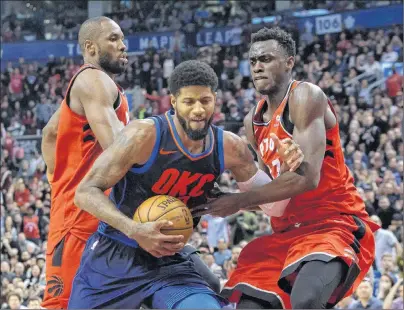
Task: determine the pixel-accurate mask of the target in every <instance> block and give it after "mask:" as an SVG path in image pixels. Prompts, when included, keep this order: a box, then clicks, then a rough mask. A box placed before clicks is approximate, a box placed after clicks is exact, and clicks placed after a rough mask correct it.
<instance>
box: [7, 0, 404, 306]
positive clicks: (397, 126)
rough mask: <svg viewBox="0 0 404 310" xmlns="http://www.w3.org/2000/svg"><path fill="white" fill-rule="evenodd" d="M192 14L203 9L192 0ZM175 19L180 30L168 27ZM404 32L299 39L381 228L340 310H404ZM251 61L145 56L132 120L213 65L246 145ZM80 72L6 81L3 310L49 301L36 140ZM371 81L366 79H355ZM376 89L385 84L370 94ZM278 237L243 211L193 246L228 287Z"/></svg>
mask: <svg viewBox="0 0 404 310" xmlns="http://www.w3.org/2000/svg"><path fill="white" fill-rule="evenodd" d="M294 2H297V1H294ZM188 5H189V6H190V7H192V2H190V4H188ZM177 13H178V14H179V15H181V16H182V17H180V20H181V19H182V18H184V21H185V22H187V21H188V19H187V18H191V17H187V16H186V14H185V13H186V11H184V10H182V9H181V8H177ZM177 17H178V16H177ZM124 20H125V19H123V20H121V21H120V24H121V26H123V25H124V24H125V23H124ZM167 22H168V25H170V23H171V21H170V19H169V18H168V19H167ZM128 24H129V23H128ZM136 24H139V23H136ZM164 25H165V24H164V22H163V26H164ZM132 26H133V24H132V25H131V27H132ZM131 27H129V28H131ZM127 29H128V28H124V32H125V31H126V30H127ZM132 29H133V30H134V31H138V30H137V29H136V28H132ZM249 35H250V34H249V33H245V34H244V39H243V42H249ZM402 35H403V33H402V29H401V27H398V26H397V27H393V28H391V29H378V30H366V31H365V30H361V31H356V30H355V31H352V32H348V31H344V32H342V33H339V34H335V35H325V36H321V37H317V36H304V37H300V38H297V39H298V55H297V56H296V63H295V69H294V78H295V79H298V80H306V81H310V82H312V83H315V84H317V85H319V86H320V87H321V88H322V89H323V90H324V92H325V93H326V94H327V96H329V98H330V100H331V101H332V104H333V106H334V108H335V110H336V112H337V114H338V118H339V123H340V134H341V142H342V146H343V148H344V152H345V159H346V163H347V165H348V167H349V168H350V169H351V171H352V173H353V175H354V177H355V184H356V186H357V188H358V190H359V192H360V194H361V196H362V197H363V199H364V201H365V203H366V208H367V211H368V213H369V214H370V215H371V216H372V220H374V221H375V222H378V223H380V224H381V226H382V229H381V230H379V231H378V232H376V233H375V237H376V260H375V263H374V266H373V269H372V270H371V271H370V272H369V277H368V278H366V279H365V280H364V281H363V283H361V285H360V286H359V288H358V289H357V291H356V293H355V294H354V295H353V296H350V297H348V298H346V299H344V300H343V301H341V302H340V303H339V304H338V305H337V308H340V309H345V308H352V309H357V308H368V309H382V308H384V309H402V308H403V290H402V279H403V260H402V258H400V257H401V254H402V247H401V243H402V241H403V234H404V233H403V227H402V224H403V192H402V186H403V156H404V146H403V138H402V132H401V125H402V119H403V110H402V109H403V92H402V91H403V87H402V86H403V84H402V82H403V77H402V75H400V74H399V73H398V71H396V70H394V69H393V70H392V72H390V73H388V74H387V76H386V77H387V80H385V81H384V80H382V79H383V77H384V76H385V73H384V72H383V70H382V65H381V64H382V63H386V62H389V63H396V62H397V63H398V62H402V61H403V52H402V46H403V43H402V40H401V38H402ZM247 52H248V45H247V44H246V45H243V46H237V47H222V46H219V45H213V46H206V47H203V48H200V49H198V50H194V51H192V53H190V52H189V51H186V52H179V51H176V50H162V51H157V50H156V49H154V48H153V47H150V48H149V49H148V50H147V51H146V53H145V54H144V55H139V56H131V57H130V59H129V61H130V65H129V67H128V69H127V71H126V72H125V73H124V74H122V75H120V76H119V77H117V82H118V83H120V84H121V85H122V86H123V87H124V88H125V92H126V94H127V95H128V98H129V99H130V103H131V107H132V110H131V118H132V119H142V118H146V117H148V116H151V115H155V114H160V113H163V112H165V111H167V110H168V109H169V108H170V99H169V98H170V97H169V92H168V90H167V79H168V77H169V76H170V74H171V72H172V71H173V69H174V67H175V66H176V65H177V64H178V63H180V62H181V61H183V60H186V59H188V58H197V59H200V60H203V61H205V62H207V63H209V64H210V65H211V66H212V67H213V68H214V70H215V72H216V73H217V75H218V77H219V90H218V92H217V102H216V109H215V114H214V117H213V123H214V124H215V125H217V126H221V127H223V128H225V129H227V130H230V131H233V132H234V133H237V134H239V135H240V136H242V137H243V138H245V132H244V128H243V123H242V121H243V118H244V116H245V115H246V113H247V112H248V111H249V110H250V109H251V108H252V107H253V106H254V104H255V103H256V102H257V101H258V100H260V98H261V96H260V95H259V94H257V93H256V92H255V89H254V86H253V83H252V81H251V79H250V74H249V61H248V53H247ZM79 66H80V62H79V61H76V60H73V59H64V58H62V59H54V58H52V57H51V58H50V59H49V61H48V63H47V64H46V65H44V66H41V65H39V64H38V63H29V64H28V63H25V62H24V60H23V59H21V60H20V62H19V64H14V65H13V64H11V63H10V64H8V66H7V67H6V68H5V70H4V71H3V72H2V73H1V87H2V90H4V91H2V97H1V152H2V154H1V173H0V179H1V224H0V225H1V226H0V228H1V288H2V289H1V297H0V298H1V299H0V305H1V307H2V308H11V309H19V308H23V307H29V308H32V309H35V308H38V304H39V302H40V301H41V298H42V296H43V290H44V286H45V277H44V274H45V265H44V262H45V254H46V247H47V241H46V238H47V231H48V224H49V211H50V208H51V202H50V186H49V184H48V182H47V179H46V173H45V172H46V166H45V164H44V161H43V159H42V157H41V154H40V150H39V144H40V142H39V140H36V138H35V136H36V135H40V133H41V129H42V128H43V127H44V125H45V124H46V123H47V121H48V120H49V118H50V117H51V115H52V114H53V113H54V111H55V110H56V109H57V108H58V106H59V104H60V102H61V100H62V98H63V95H64V93H65V91H66V88H67V84H68V82H69V80H70V78H71V77H72V76H73V75H74V73H75V72H76V71H77V70H78V68H79ZM393 67H394V66H393ZM361 73H367V74H365V75H364V77H363V78H361V79H355V77H357V76H358V75H360V74H361ZM375 81H376V82H377V81H382V83H379V84H378V86H375V87H369V86H370V85H372V84H374V85H376V84H377V83H376V84H375V83H374V82H375ZM24 137H25V138H27V137H28V138H29V137H30V139H31V140H32V144H31V146H32V145H33V147H31V148H27V147H26V143H25V142H26V141H27V139H28V138H27V139H24ZM28 140H29V139H28ZM24 143H25V144H24ZM219 184H220V186H221V188H222V189H223V190H224V191H230V192H232V191H237V186H236V183H235V181H234V180H233V178H232V176H231V174H230V173H224V174H223V175H222V177H221V178H220V180H219ZM270 233H271V225H270V221H269V217H268V216H266V215H265V214H263V213H262V212H240V213H237V214H235V215H232V216H230V217H227V218H215V217H211V216H205V217H204V218H203V219H202V221H201V223H200V225H199V226H198V228H197V230H196V231H195V232H194V234H193V235H192V238H191V240H190V242H191V243H192V244H193V245H194V246H196V247H197V248H198V250H199V251H200V252H201V255H202V257H203V260H204V261H205V262H206V264H207V265H208V266H209V267H210V268H211V270H212V271H213V272H214V273H215V274H216V275H217V276H218V277H219V278H220V279H221V281H222V282H225V281H226V279H227V278H228V277H229V275H230V274H231V272H232V271H233V270H234V268H235V267H236V265H237V259H238V255H239V254H240V251H241V249H242V248H243V247H244V246H245V245H246V244H247V243H248V242H249V241H250V240H252V239H253V238H255V237H257V236H262V235H265V234H270Z"/></svg>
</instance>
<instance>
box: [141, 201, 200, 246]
mask: <svg viewBox="0 0 404 310" xmlns="http://www.w3.org/2000/svg"><path fill="white" fill-rule="evenodd" d="M133 220H134V221H135V222H138V223H146V222H155V221H158V220H167V221H171V222H172V223H173V225H172V226H171V227H170V228H163V229H161V233H163V234H165V235H183V236H184V241H183V242H184V243H187V241H188V240H189V238H190V237H191V235H192V232H193V230H194V221H193V219H192V215H191V211H190V210H189V209H188V207H187V205H186V204H185V203H183V202H182V201H181V200H179V199H177V198H175V197H171V196H167V195H158V196H153V197H151V198H149V199H147V200H145V201H144V202H143V203H142V204H141V205H140V206H139V207H138V208H137V210H136V212H135V215H134V216H133Z"/></svg>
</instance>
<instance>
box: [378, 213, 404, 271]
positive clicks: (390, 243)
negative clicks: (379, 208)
mask: <svg viewBox="0 0 404 310" xmlns="http://www.w3.org/2000/svg"><path fill="white" fill-rule="evenodd" d="M371 220H372V221H373V222H375V223H376V224H378V225H381V224H382V222H381V220H380V218H379V217H378V216H376V215H372V216H371ZM374 234H375V240H376V251H375V252H376V258H375V263H376V267H377V269H378V270H382V265H381V263H382V258H383V257H384V256H385V255H386V254H390V255H393V254H394V256H401V255H402V253H403V249H402V246H401V244H400V243H399V242H398V240H397V238H396V236H395V235H394V234H393V233H392V232H391V231H389V230H387V229H383V228H381V229H379V230H377V231H376V232H375V233H374Z"/></svg>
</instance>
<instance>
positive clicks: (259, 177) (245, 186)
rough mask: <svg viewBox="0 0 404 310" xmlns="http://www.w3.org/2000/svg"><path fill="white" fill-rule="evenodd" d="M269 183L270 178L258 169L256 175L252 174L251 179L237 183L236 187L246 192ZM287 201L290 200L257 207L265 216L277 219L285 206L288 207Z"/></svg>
mask: <svg viewBox="0 0 404 310" xmlns="http://www.w3.org/2000/svg"><path fill="white" fill-rule="evenodd" d="M271 181H272V180H271V178H270V177H269V176H268V175H267V174H266V173H265V172H264V171H262V170H261V169H258V171H257V173H256V174H254V176H253V177H252V178H251V179H249V180H248V181H245V182H237V185H238V188H239V189H240V191H242V192H247V191H249V190H251V189H254V188H257V187H261V186H263V185H265V184H268V183H271ZM289 201H290V198H288V199H285V200H281V201H276V202H271V203H266V204H263V205H260V206H259V207H260V208H261V210H262V211H264V213H265V214H266V215H269V216H275V217H279V216H282V215H283V213H284V212H285V209H286V206H287V205H288V203H289Z"/></svg>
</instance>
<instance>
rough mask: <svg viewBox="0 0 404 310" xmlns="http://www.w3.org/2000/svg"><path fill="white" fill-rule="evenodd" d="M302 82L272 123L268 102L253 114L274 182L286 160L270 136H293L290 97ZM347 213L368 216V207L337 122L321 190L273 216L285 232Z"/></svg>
mask: <svg viewBox="0 0 404 310" xmlns="http://www.w3.org/2000/svg"><path fill="white" fill-rule="evenodd" d="M300 83H301V82H298V81H293V82H292V83H291V84H290V85H289V89H288V91H287V93H286V95H285V98H284V99H283V100H282V102H281V104H280V105H279V107H278V108H277V109H276V111H275V113H274V115H273V116H272V118H271V120H270V121H269V122H268V123H265V122H264V121H263V118H262V114H263V110H264V107H265V106H266V105H267V102H266V101H265V99H264V100H261V101H260V102H259V103H258V104H257V106H256V107H255V111H254V114H253V130H254V137H255V141H256V143H257V146H258V152H259V155H260V156H261V158H262V160H263V162H264V163H265V164H266V165H267V166H268V168H269V171H270V173H271V176H272V178H273V179H274V178H277V177H278V176H279V174H280V168H281V165H282V160H281V158H280V157H279V154H278V152H277V151H276V149H275V146H274V142H273V140H272V139H271V137H270V134H271V133H274V134H275V135H277V136H278V138H279V139H285V138H289V137H292V133H293V124H292V123H291V122H290V121H289V107H288V98H289V95H290V93H291V92H292V91H293V90H294V89H295V88H296V87H297V85H299V84H300ZM328 104H329V106H330V108H331V110H332V111H333V113H334V115H335V112H334V109H333V107H332V105H331V102H330V101H328ZM343 213H345V214H352V215H357V216H360V217H368V214H367V212H366V211H365V204H364V202H363V200H362V198H361V197H360V195H359V193H358V192H357V190H356V188H355V186H354V180H353V177H352V175H351V173H350V171H349V169H348V167H347V166H346V165H345V160H344V154H343V151H342V147H341V142H340V137H339V126H338V123H337V124H336V125H335V126H334V127H333V128H330V129H328V130H327V131H326V151H325V153H324V159H323V165H322V168H321V176H320V182H319V184H318V187H317V188H316V189H315V190H312V191H308V192H305V193H303V194H300V195H297V196H295V197H293V198H292V199H291V200H290V202H289V204H288V206H287V207H286V209H285V213H284V214H283V215H282V216H281V217H271V224H272V228H273V230H274V231H275V232H281V231H284V230H285V229H287V228H289V227H290V226H292V225H299V223H302V222H310V221H316V220H319V219H323V218H325V217H328V216H332V215H336V214H343Z"/></svg>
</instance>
